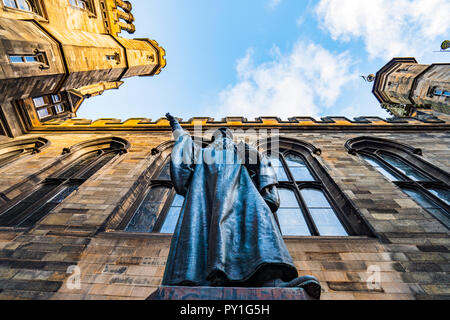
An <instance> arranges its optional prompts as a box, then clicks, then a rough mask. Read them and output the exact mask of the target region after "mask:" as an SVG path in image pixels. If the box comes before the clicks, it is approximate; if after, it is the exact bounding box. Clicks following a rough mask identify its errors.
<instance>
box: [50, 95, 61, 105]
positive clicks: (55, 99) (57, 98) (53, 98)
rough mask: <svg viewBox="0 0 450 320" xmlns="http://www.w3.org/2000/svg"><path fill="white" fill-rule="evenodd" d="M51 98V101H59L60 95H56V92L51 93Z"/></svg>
mask: <svg viewBox="0 0 450 320" xmlns="http://www.w3.org/2000/svg"><path fill="white" fill-rule="evenodd" d="M52 100H53V102H55V103H56V102H60V101H61V97H60V96H59V95H57V94H53V95H52Z"/></svg>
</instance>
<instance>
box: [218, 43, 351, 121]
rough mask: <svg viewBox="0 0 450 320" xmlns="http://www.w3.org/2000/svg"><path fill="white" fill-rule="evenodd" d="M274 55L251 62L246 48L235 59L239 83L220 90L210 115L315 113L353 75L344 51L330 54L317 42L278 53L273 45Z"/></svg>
mask: <svg viewBox="0 0 450 320" xmlns="http://www.w3.org/2000/svg"><path fill="white" fill-rule="evenodd" d="M272 53H273V55H274V59H273V60H272V61H270V62H266V63H262V64H259V65H255V64H254V62H253V59H252V56H253V51H252V50H249V51H248V52H247V54H246V56H245V57H244V58H242V59H241V60H239V61H238V63H237V67H236V70H237V74H238V83H237V84H235V85H230V86H228V87H227V88H226V89H224V90H223V91H222V92H221V93H220V107H219V108H218V109H216V110H215V111H213V112H212V113H215V115H214V116H215V117H223V116H227V115H228V116H230V115H234V116H246V117H248V118H250V119H253V118H254V117H258V116H262V115H266V116H278V117H280V118H282V119H287V118H288V117H292V116H317V115H318V114H319V113H320V112H321V111H322V110H321V107H322V106H325V107H331V106H333V104H334V103H335V102H336V100H337V99H338V98H339V96H340V94H341V90H342V88H343V87H344V86H345V85H346V84H347V83H348V82H350V81H352V80H354V79H357V78H358V73H357V72H355V71H353V70H351V69H352V63H351V59H350V58H349V56H348V53H347V52H344V53H341V54H337V55H336V54H333V53H332V52H329V51H328V50H326V49H324V48H323V47H322V46H320V45H317V44H314V43H311V42H303V41H299V42H298V43H297V44H296V45H295V46H294V48H293V49H292V51H291V52H290V53H288V54H285V55H283V54H282V53H281V52H280V50H279V49H278V48H277V47H274V49H273V50H272Z"/></svg>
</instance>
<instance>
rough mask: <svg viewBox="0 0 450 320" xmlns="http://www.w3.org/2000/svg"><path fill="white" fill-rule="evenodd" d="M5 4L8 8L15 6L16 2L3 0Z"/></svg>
mask: <svg viewBox="0 0 450 320" xmlns="http://www.w3.org/2000/svg"><path fill="white" fill-rule="evenodd" d="M3 3H4V4H5V6H7V7H10V8H17V5H16V2H15V1H14V0H3Z"/></svg>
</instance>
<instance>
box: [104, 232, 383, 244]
mask: <svg viewBox="0 0 450 320" xmlns="http://www.w3.org/2000/svg"><path fill="white" fill-rule="evenodd" d="M97 236H98V237H101V238H134V239H136V238H144V239H167V240H171V239H172V234H170V233H140V232H124V231H104V232H100V233H98V234H97ZM283 239H284V240H287V241H376V242H378V241H379V239H377V238H373V237H367V236H346V237H331V236H329V237H319V236H312V237H311V236H283Z"/></svg>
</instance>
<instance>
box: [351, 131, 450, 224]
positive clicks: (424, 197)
mask: <svg viewBox="0 0 450 320" xmlns="http://www.w3.org/2000/svg"><path fill="white" fill-rule="evenodd" d="M346 147H347V149H348V150H349V153H351V154H358V155H359V156H360V157H361V158H362V159H364V160H365V161H366V162H367V163H369V164H370V165H372V167H374V168H375V169H376V170H378V171H379V172H380V173H381V174H382V175H384V176H385V177H386V178H387V179H388V180H390V181H392V182H393V183H395V184H396V185H397V186H398V187H399V188H400V189H401V190H402V191H403V192H405V193H406V194H407V195H408V196H410V197H411V198H412V199H413V200H414V201H416V202H417V203H418V204H419V205H420V206H422V207H423V208H424V209H425V210H427V211H428V212H429V213H430V214H431V215H433V216H434V217H436V218H437V219H438V220H439V221H441V223H443V224H444V225H445V226H446V227H447V228H450V204H449V202H450V186H449V184H448V182H449V181H450V175H449V174H448V173H447V172H445V171H443V170H441V169H439V168H437V167H436V166H434V165H432V164H430V163H428V162H426V161H424V160H423V159H421V158H419V157H418V156H417V155H421V154H422V151H421V150H420V149H414V148H411V147H409V146H407V145H404V144H400V143H395V142H393V141H389V140H385V139H379V138H372V137H360V138H356V139H352V140H350V141H348V142H347V143H346Z"/></svg>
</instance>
